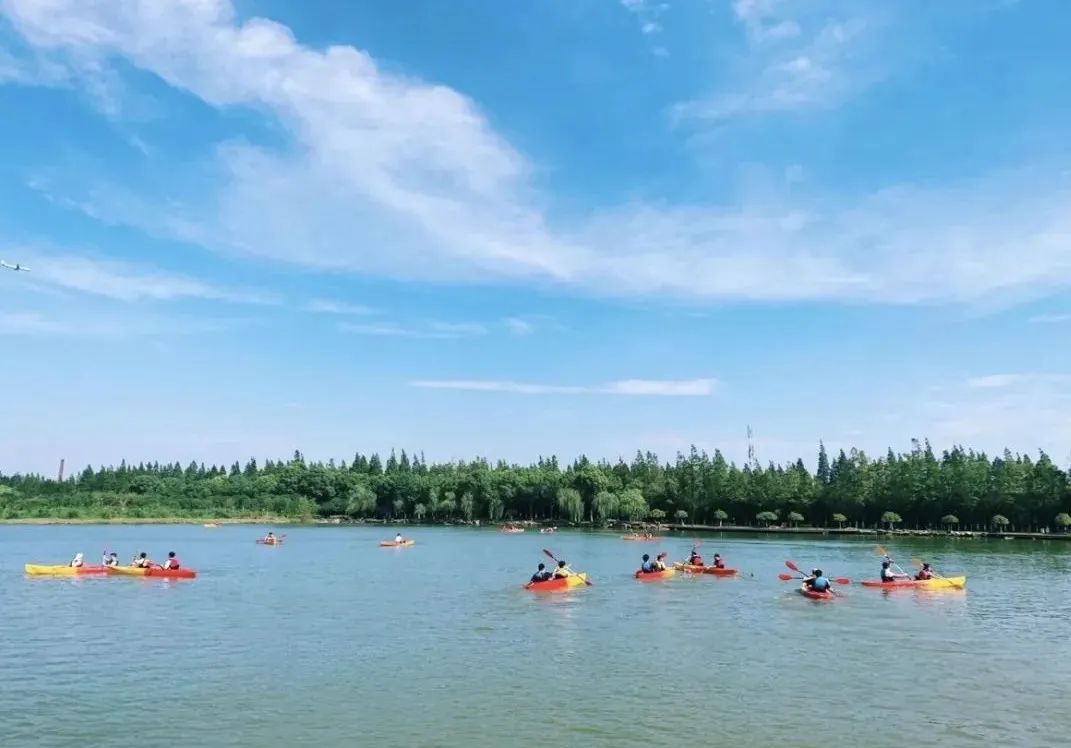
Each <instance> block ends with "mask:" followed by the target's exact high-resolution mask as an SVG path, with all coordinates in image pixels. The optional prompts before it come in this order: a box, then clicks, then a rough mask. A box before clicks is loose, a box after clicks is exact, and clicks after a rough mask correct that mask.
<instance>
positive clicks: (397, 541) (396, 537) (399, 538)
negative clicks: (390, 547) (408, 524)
mask: <svg viewBox="0 0 1071 748" xmlns="http://www.w3.org/2000/svg"><path fill="white" fill-rule="evenodd" d="M404 542H405V538H403V537H402V534H401V533H400V532H399V533H395V534H394V543H395V545H401V544H402V543H404Z"/></svg>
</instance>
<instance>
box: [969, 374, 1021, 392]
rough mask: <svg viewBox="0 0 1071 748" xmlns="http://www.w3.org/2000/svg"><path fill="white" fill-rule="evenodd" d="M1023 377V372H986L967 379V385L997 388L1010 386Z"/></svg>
mask: <svg viewBox="0 0 1071 748" xmlns="http://www.w3.org/2000/svg"><path fill="white" fill-rule="evenodd" d="M1024 379H1025V375H1023V374H988V375H986V376H984V377H973V378H971V379H968V380H967V386H968V387H974V388H976V389H997V388H1003V387H1010V386H1011V385H1013V384H1016V383H1018V382H1022V381H1024Z"/></svg>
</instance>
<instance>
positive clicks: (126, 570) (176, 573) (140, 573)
mask: <svg viewBox="0 0 1071 748" xmlns="http://www.w3.org/2000/svg"><path fill="white" fill-rule="evenodd" d="M108 574H114V575H115V576H120V577H153V578H157V579H193V578H195V577H196V576H197V572H196V571H194V570H193V569H143V568H141V567H140V566H109V567H108Z"/></svg>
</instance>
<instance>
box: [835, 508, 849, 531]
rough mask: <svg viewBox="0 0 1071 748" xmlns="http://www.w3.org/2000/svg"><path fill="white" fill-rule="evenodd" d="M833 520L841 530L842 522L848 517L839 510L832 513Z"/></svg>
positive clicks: (842, 527)
mask: <svg viewBox="0 0 1071 748" xmlns="http://www.w3.org/2000/svg"><path fill="white" fill-rule="evenodd" d="M833 521H834V522H836V523H837V527H839V528H841V529H842V530H843V529H844V523H845V522H847V521H848V518H847V517H845V516H844V515H843V514H841V513H840V512H836V513H835V514H834V515H833Z"/></svg>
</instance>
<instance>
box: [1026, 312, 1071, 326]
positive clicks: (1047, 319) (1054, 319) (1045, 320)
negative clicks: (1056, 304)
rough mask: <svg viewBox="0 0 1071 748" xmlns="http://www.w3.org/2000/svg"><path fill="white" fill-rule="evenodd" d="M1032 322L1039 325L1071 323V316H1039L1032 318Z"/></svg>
mask: <svg viewBox="0 0 1071 748" xmlns="http://www.w3.org/2000/svg"><path fill="white" fill-rule="evenodd" d="M1030 321H1031V322H1035V323H1037V324H1050V325H1051V324H1059V323H1061V322H1071V314H1039V315H1037V316H1035V317H1031V318H1030Z"/></svg>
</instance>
